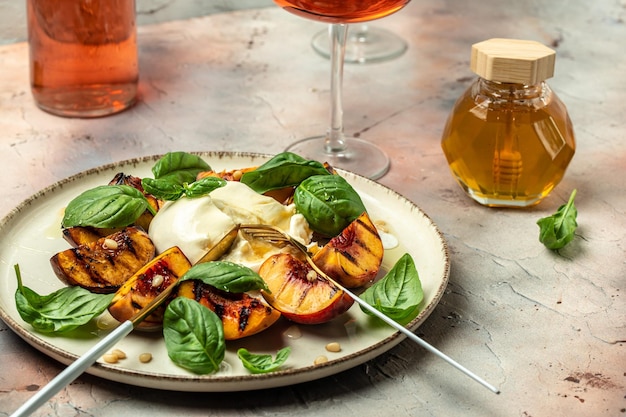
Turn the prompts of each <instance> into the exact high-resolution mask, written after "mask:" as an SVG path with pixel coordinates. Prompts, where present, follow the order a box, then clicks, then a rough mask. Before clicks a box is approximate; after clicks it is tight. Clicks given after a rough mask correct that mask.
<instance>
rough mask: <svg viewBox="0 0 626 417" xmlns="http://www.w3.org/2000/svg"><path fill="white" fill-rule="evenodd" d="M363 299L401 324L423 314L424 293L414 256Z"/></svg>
mask: <svg viewBox="0 0 626 417" xmlns="http://www.w3.org/2000/svg"><path fill="white" fill-rule="evenodd" d="M361 299H363V300H364V301H365V302H367V303H368V304H369V305H371V306H372V307H374V308H376V309H377V310H378V311H380V312H381V313H384V314H385V315H387V316H388V317H390V318H391V319H393V320H395V321H397V322H398V323H400V324H406V323H408V322H410V321H411V320H413V319H414V318H415V317H416V316H417V314H418V313H419V305H420V303H421V302H422V300H423V299H424V291H423V290H422V283H421V281H420V278H419V274H418V272H417V268H416V267H415V262H414V261H413V258H412V257H411V255H409V254H408V253H405V254H404V255H402V257H400V259H398V261H397V262H396V264H395V265H394V266H393V268H391V269H390V270H389V272H388V273H387V274H386V275H385V276H384V277H383V278H382V279H381V280H379V281H377V282H376V283H374V284H373V285H372V286H371V287H369V288H368V289H367V290H365V291H364V292H363V293H362V294H361ZM361 310H363V312H364V313H366V314H371V313H369V312H368V311H367V310H365V309H363V308H361Z"/></svg>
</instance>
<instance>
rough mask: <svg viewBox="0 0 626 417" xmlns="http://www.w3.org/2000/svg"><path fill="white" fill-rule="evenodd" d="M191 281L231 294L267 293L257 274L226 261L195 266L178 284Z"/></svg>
mask: <svg viewBox="0 0 626 417" xmlns="http://www.w3.org/2000/svg"><path fill="white" fill-rule="evenodd" d="M191 279H194V280H199V281H202V282H203V283H205V284H207V285H210V286H212V287H215V288H217V289H219V290H222V291H226V292H232V293H242V292H246V291H253V290H260V289H263V290H265V291H269V288H268V287H267V284H266V283H265V281H264V280H263V278H261V277H260V276H259V274H257V273H256V272H254V271H253V270H252V269H250V268H248V267H246V266H243V265H240V264H236V263H233V262H227V261H213V262H203V263H199V264H196V265H194V266H192V267H191V268H190V269H189V270H188V271H187V272H186V273H185V274H184V275H183V276H182V277H180V279H179V283H180V282H183V281H187V280H191Z"/></svg>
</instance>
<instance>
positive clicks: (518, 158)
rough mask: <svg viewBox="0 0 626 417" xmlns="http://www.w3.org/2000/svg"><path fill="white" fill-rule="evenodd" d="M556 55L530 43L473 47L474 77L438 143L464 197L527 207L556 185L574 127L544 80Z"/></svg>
mask: <svg viewBox="0 0 626 417" xmlns="http://www.w3.org/2000/svg"><path fill="white" fill-rule="evenodd" d="M554 62H555V52H554V51H553V50H552V49H550V48H548V47H546V46H544V45H542V44H540V43H538V42H533V41H523V40H513V39H490V40H487V41H484V42H480V43H477V44H474V45H473V46H472V55H471V69H472V71H473V72H475V73H476V74H477V75H478V78H477V79H476V80H475V81H474V82H473V83H472V85H471V86H470V87H469V88H468V89H467V90H466V91H465V93H464V94H463V95H462V96H461V97H460V98H459V99H458V100H457V102H456V104H455V105H454V108H453V110H452V112H451V114H450V116H449V118H448V121H447V122H446V125H445V128H444V131H443V135H442V142H441V146H442V149H443V152H444V154H445V156H446V158H447V160H448V164H449V165H450V169H451V171H452V174H453V175H454V177H455V178H456V180H457V182H458V183H459V184H460V185H461V187H462V188H463V189H464V190H465V192H466V193H467V194H468V195H469V196H470V197H471V198H473V199H474V200H476V201H477V202H479V203H481V204H483V205H486V206H490V207H529V206H532V205H535V204H537V203H539V202H540V201H541V200H542V199H543V198H545V197H546V196H548V195H549V194H550V192H551V191H552V189H554V187H555V186H556V185H557V184H558V183H559V182H560V181H561V179H562V178H563V175H564V174H565V170H566V169H567V166H568V165H569V163H570V161H571V159H572V157H573V156H574V151H575V147H576V145H575V139H574V130H573V127H572V122H571V120H570V118H569V115H568V113H567V109H566V107H565V105H564V104H563V102H561V100H560V99H559V98H558V97H557V95H556V94H555V93H554V91H552V90H551V89H550V87H549V86H548V84H547V83H546V82H545V80H546V79H548V78H550V77H552V75H553V73H554Z"/></svg>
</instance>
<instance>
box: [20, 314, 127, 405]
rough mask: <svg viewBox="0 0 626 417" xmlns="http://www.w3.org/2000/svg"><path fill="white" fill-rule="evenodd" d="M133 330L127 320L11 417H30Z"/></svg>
mask: <svg viewBox="0 0 626 417" xmlns="http://www.w3.org/2000/svg"><path fill="white" fill-rule="evenodd" d="M132 330H133V323H132V322H131V321H130V320H127V321H125V322H123V323H122V324H120V325H119V326H117V327H116V328H115V330H113V331H112V332H111V333H109V334H108V335H107V336H106V337H105V338H104V339H102V340H100V342H98V343H97V344H96V345H94V346H93V347H92V348H91V349H89V350H88V351H87V352H86V353H85V354H84V355H82V356H81V357H80V358H78V359H76V360H75V361H74V362H72V364H71V365H70V366H68V367H67V368H65V370H64V371H63V372H61V373H60V374H58V375H57V376H56V377H55V378H54V379H53V380H51V381H50V382H48V383H47V384H46V386H45V387H43V389H41V391H39V392H38V393H37V394H35V395H33V396H32V397H31V398H30V399H29V400H28V401H26V402H25V403H24V404H22V406H21V407H20V408H18V409H17V410H16V411H15V412H14V413H13V414H11V417H22V416H29V415H30V414H31V413H33V412H34V411H35V410H37V409H38V408H39V407H41V406H42V405H43V404H44V403H45V402H46V401H48V400H49V399H50V398H52V397H53V396H54V394H56V393H57V392H59V391H60V390H61V389H63V387H65V386H66V385H68V384H69V383H70V382H72V381H73V380H75V379H76V378H78V376H79V375H80V374H82V373H83V372H85V370H87V368H89V367H90V366H91V365H92V364H93V363H94V362H95V361H96V360H98V358H99V357H100V356H102V355H103V354H104V353H105V352H106V351H107V350H109V349H110V348H111V347H112V346H114V345H115V344H116V343H117V342H119V341H120V340H122V339H123V338H124V337H125V336H126V335H128V334H129V333H130V332H131V331H132Z"/></svg>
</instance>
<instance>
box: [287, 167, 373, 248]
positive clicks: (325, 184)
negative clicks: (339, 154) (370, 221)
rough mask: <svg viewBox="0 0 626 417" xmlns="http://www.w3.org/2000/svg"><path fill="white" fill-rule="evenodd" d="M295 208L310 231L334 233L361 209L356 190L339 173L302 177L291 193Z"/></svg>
mask: <svg viewBox="0 0 626 417" xmlns="http://www.w3.org/2000/svg"><path fill="white" fill-rule="evenodd" d="M293 200H294V203H295V205H296V210H297V211H298V212H300V213H302V215H303V216H304V218H305V219H306V220H307V221H308V222H309V225H310V227H311V229H313V231H315V232H317V233H319V234H321V235H324V236H328V237H332V236H337V235H338V234H339V233H341V231H342V230H343V229H345V228H346V226H348V225H349V224H350V223H351V222H352V221H353V220H354V219H356V218H357V217H359V216H360V215H361V214H363V212H364V211H365V205H363V202H362V201H361V197H360V196H359V194H358V193H357V192H356V191H355V190H354V188H352V186H351V185H350V184H349V183H348V181H346V180H345V179H344V178H343V177H340V176H339V175H315V176H312V177H309V178H307V179H306V180H304V181H302V183H301V184H300V185H299V186H298V187H297V188H296V191H295V193H294V196H293Z"/></svg>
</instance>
